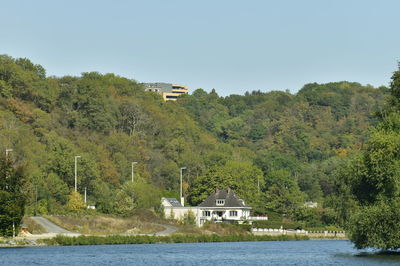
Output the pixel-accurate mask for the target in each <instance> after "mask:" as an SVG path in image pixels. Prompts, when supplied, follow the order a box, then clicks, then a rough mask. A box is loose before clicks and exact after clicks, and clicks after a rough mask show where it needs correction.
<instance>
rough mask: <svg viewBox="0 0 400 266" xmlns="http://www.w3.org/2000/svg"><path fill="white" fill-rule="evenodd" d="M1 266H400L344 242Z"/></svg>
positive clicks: (64, 257)
mask: <svg viewBox="0 0 400 266" xmlns="http://www.w3.org/2000/svg"><path fill="white" fill-rule="evenodd" d="M0 264H2V265H225V266H232V265H377V264H385V265H399V264H400V256H393V255H391V256H388V255H373V252H372V251H367V252H365V251H364V252H360V251H358V250H356V249H354V248H353V245H352V244H351V243H350V242H349V241H332V240H331V241H327V240H325V241H324V240H317V241H312V240H309V241H269V242H225V243H188V244H140V245H101V246H64V247H27V248H3V249H0Z"/></svg>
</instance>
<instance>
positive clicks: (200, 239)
mask: <svg viewBox="0 0 400 266" xmlns="http://www.w3.org/2000/svg"><path fill="white" fill-rule="evenodd" d="M288 240H308V237H305V236H285V235H282V236H254V235H197V236H194V235H180V234H177V235H171V236H120V235H113V236H105V237H102V236H78V237H65V236H61V235H59V236H56V237H54V238H52V239H44V240H42V241H43V242H44V243H45V244H47V245H62V246H72V245H113V244H158V243H205V242H241V241H288Z"/></svg>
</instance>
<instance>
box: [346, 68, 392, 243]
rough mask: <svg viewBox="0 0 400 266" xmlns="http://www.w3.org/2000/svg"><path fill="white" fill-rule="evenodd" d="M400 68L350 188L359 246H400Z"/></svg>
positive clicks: (352, 235)
mask: <svg viewBox="0 0 400 266" xmlns="http://www.w3.org/2000/svg"><path fill="white" fill-rule="evenodd" d="M399 80H400V71H396V72H395V73H394V75H393V77H392V83H391V100H390V102H389V103H390V104H391V106H392V108H391V109H389V112H387V113H386V114H384V115H383V116H382V118H381V122H380V123H379V124H378V125H377V126H376V127H375V128H374V129H373V130H372V134H371V137H370V139H369V141H368V146H367V148H366V149H365V150H364V152H363V156H362V158H361V160H360V163H359V164H358V165H357V168H356V169H355V170H356V171H353V173H354V174H353V176H351V177H350V178H351V182H348V183H350V185H349V186H350V188H351V193H352V195H353V196H354V199H355V200H356V201H357V202H358V206H359V207H358V208H357V209H356V210H355V211H354V212H353V214H352V215H351V216H350V222H349V223H348V229H349V233H350V239H351V240H352V241H353V242H354V244H355V246H356V247H357V248H366V247H374V248H382V249H398V248H399V247H400V231H399V225H398V224H399V221H400V209H399V203H398V202H399V200H400V109H399V106H397V104H396V102H397V101H398V97H399V96H400V94H399V93H398V92H399V86H398V85H399V84H400V83H399Z"/></svg>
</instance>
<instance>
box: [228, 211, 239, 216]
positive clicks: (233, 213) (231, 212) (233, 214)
mask: <svg viewBox="0 0 400 266" xmlns="http://www.w3.org/2000/svg"><path fill="white" fill-rule="evenodd" d="M229 216H231V217H237V216H238V214H237V211H229Z"/></svg>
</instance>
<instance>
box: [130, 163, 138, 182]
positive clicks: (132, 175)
mask: <svg viewBox="0 0 400 266" xmlns="http://www.w3.org/2000/svg"><path fill="white" fill-rule="evenodd" d="M135 164H137V162H132V169H131V171H132V183H133V166H134V165H135Z"/></svg>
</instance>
